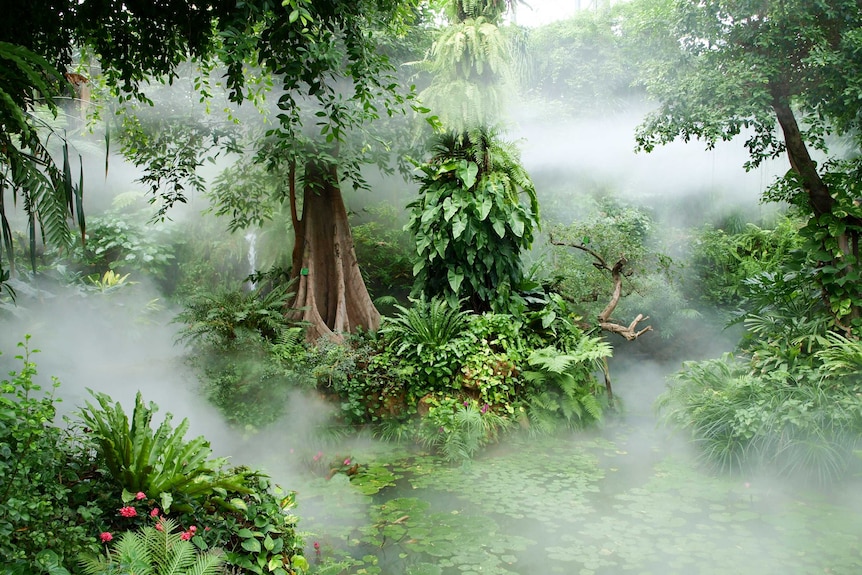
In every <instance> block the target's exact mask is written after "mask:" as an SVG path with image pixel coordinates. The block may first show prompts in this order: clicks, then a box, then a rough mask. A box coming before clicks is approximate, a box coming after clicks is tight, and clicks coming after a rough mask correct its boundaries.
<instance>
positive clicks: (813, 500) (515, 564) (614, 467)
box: [291, 419, 862, 575]
mask: <svg viewBox="0 0 862 575" xmlns="http://www.w3.org/2000/svg"><path fill="white" fill-rule="evenodd" d="M641 423H644V425H640V424H635V423H633V422H632V421H631V419H629V420H622V421H617V422H610V423H608V424H606V426H605V427H604V429H603V430H601V431H600V432H592V433H590V432H580V433H570V434H564V435H560V436H557V437H552V438H550V437H545V438H529V437H519V438H514V439H512V440H509V441H507V442H506V443H505V444H503V445H499V446H497V447H495V448H493V449H490V450H488V451H487V452H486V453H484V454H483V455H482V456H481V457H479V458H477V459H476V460H475V461H473V462H471V463H470V464H468V465H464V466H458V465H454V466H453V465H451V464H446V463H445V462H443V461H441V460H440V459H439V458H436V457H434V456H432V455H430V454H427V453H423V452H420V451H416V450H410V449H407V448H404V447H393V446H385V445H373V444H370V443H368V444H366V445H365V446H359V447H357V446H356V445H353V446H351V447H350V448H349V450H350V451H349V453H347V452H343V451H338V449H339V448H333V449H334V451H333V453H332V455H331V456H327V455H326V454H325V453H323V452H322V451H321V452H319V453H317V454H316V455H315V457H316V458H317V461H313V462H312V463H311V464H310V465H309V466H308V467H309V469H311V470H315V469H316V470H317V475H316V476H314V475H309V476H307V477H306V480H302V479H300V483H301V484H300V485H291V487H296V488H298V490H299V498H298V499H299V509H298V515H299V516H300V518H301V521H300V529H301V530H302V531H304V532H305V533H306V539H307V551H306V553H307V556H308V557H309V558H313V559H315V560H316V561H318V563H319V564H320V565H324V564H326V562H327V561H329V562H332V561H337V560H341V561H342V564H341V567H333V568H332V570H331V571H328V570H324V572H331V573H357V574H360V573H369V574H370V573H376V574H381V575H384V574H385V575H396V574H398V575H404V574H406V575H429V574H433V575H455V574H458V575H475V574H486V575H487V574H499V575H504V574H523V575H526V574H530V575H535V574H551V573H564V574H579V575H591V574H596V575H599V574H602V575H604V574H616V573H633V574H641V575H644V574H655V575H659V574H661V575H670V574H680V575H684V574H685V575H688V574H692V573H700V574H713V573H714V574H716V575H718V574H722V575H726V574H728V573H733V574H734V575H746V574H751V575H755V574H756V575H763V574H769V573H781V574H795V573H799V574H813V573H830V574H846V575H850V574H853V575H856V574H858V573H862V514H860V505H859V504H860V498H859V495H858V494H859V490H858V489H855V488H850V487H848V486H845V487H844V488H842V490H841V491H837V490H833V491H832V492H831V493H828V494H823V493H814V492H812V491H811V490H799V489H792V488H790V487H788V486H786V485H782V484H780V483H778V482H776V481H774V480H768V479H765V478H755V477H751V478H745V477H742V478H731V477H715V476H712V475H710V474H707V473H705V472H703V471H701V470H698V469H697V466H696V465H695V464H694V462H693V460H692V458H691V456H690V455H688V454H686V453H685V451H684V450H683V451H680V450H678V449H677V447H678V445H677V443H676V442H674V441H672V440H671V438H670V437H668V436H667V435H666V434H665V433H664V432H662V431H661V430H660V429H658V428H656V427H655V426H654V425H652V426H650V425H646V423H648V422H641ZM336 452H337V454H336ZM333 456H334V459H333ZM342 457H343V458H344V460H341V458H342ZM348 458H349V459H350V461H347V459H348ZM312 459H314V458H312ZM324 460H326V461H328V462H329V463H327V464H323V463H322V462H323V461H324ZM345 464H347V465H345ZM330 466H332V467H333V469H338V470H340V471H338V472H334V473H333V472H332V471H331V470H330V471H327V469H326V468H327V467H330ZM347 473H353V475H351V476H348V474H347ZM315 543H316V544H317V549H315V546H314V544H315Z"/></svg>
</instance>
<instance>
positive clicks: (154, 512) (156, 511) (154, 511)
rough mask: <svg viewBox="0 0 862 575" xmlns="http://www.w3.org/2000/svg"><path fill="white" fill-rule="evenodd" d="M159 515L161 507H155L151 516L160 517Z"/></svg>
mask: <svg viewBox="0 0 862 575" xmlns="http://www.w3.org/2000/svg"><path fill="white" fill-rule="evenodd" d="M158 515H159V508H158V507H153V510H152V511H150V517H158Z"/></svg>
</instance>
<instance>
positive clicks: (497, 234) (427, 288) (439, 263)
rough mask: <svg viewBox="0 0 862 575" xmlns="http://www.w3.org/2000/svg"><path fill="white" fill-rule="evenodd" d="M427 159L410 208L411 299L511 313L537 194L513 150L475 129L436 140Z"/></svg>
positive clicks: (534, 220)
mask: <svg viewBox="0 0 862 575" xmlns="http://www.w3.org/2000/svg"><path fill="white" fill-rule="evenodd" d="M431 154H432V158H431V160H430V161H429V162H427V163H424V164H421V165H420V166H419V168H420V169H421V172H422V173H421V175H420V176H419V177H418V178H417V179H418V181H419V185H420V188H419V197H418V199H416V200H415V201H413V202H411V203H410V204H409V205H408V207H409V208H410V209H411V216H410V221H409V222H408V224H407V229H408V230H409V231H410V233H411V234H412V235H413V237H414V239H415V242H416V254H415V260H414V261H415V263H414V266H413V275H414V276H415V285H414V295H416V296H418V295H420V294H424V295H426V296H428V297H433V296H439V297H443V298H445V299H446V300H447V301H448V302H449V305H450V306H452V307H456V306H457V305H458V304H459V303H460V302H461V301H462V300H466V305H467V306H468V307H469V308H470V309H472V310H474V311H479V312H481V311H488V310H490V309H493V310H495V311H508V310H509V307H510V305H512V304H513V303H515V302H514V301H513V298H514V299H517V298H516V296H517V293H516V292H517V290H518V289H519V286H520V284H521V282H522V280H523V277H524V276H523V271H522V269H521V252H522V251H523V250H527V249H529V248H530V246H531V245H532V243H533V233H534V230H535V229H537V228H538V227H539V223H538V217H539V206H538V200H537V198H536V191H535V188H534V187H533V184H532V182H531V181H530V178H529V176H528V175H527V172H526V171H525V170H524V168H523V166H522V165H521V163H520V159H519V157H518V152H517V149H516V148H515V146H514V145H512V144H510V143H508V142H504V141H502V140H501V139H500V138H499V135H498V133H497V131H496V130H495V129H492V128H488V127H479V128H475V129H470V130H467V131H465V132H464V133H460V134H459V133H451V132H450V133H446V134H441V135H439V136H437V138H436V140H435V141H434V142H433V145H432V152H431ZM522 196H523V201H522Z"/></svg>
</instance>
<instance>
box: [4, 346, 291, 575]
mask: <svg viewBox="0 0 862 575" xmlns="http://www.w3.org/2000/svg"><path fill="white" fill-rule="evenodd" d="M21 348H22V350H23V351H22V354H21V355H20V356H18V359H19V360H20V361H21V362H22V364H23V367H22V369H21V370H20V371H18V372H13V373H12V379H10V380H3V381H2V386H3V387H2V391H3V395H2V396H0V403H2V406H3V409H2V410H0V417H2V420H0V433H2V435H0V437H2V443H0V445H2V449H0V466H2V469H3V475H2V480H0V489H2V492H3V493H4V498H3V501H4V503H3V505H2V506H0V529H2V531H3V533H4V534H5V535H4V537H3V544H2V545H3V546H4V548H3V553H4V557H5V558H6V560H5V562H4V565H3V568H2V569H3V571H2V572H3V573H8V574H19V573H21V574H24V573H43V572H45V573H51V574H52V575H68V574H69V573H79V572H84V573H113V572H115V571H114V569H115V567H112V566H111V565H114V564H115V563H116V562H117V561H118V560H120V559H121V558H129V557H132V558H137V559H135V560H138V559H140V560H141V561H144V563H145V564H149V563H152V562H153V561H155V563H156V564H158V565H162V566H164V564H163V563H161V562H160V561H162V559H164V557H161V558H159V556H155V557H151V559H147V558H146V557H144V556H142V555H140V554H139V553H138V551H140V550H141V549H150V548H149V547H148V546H147V545H145V543H146V541H152V540H153V538H156V539H158V538H163V537H168V539H169V540H170V542H171V545H172V546H173V545H174V544H176V545H178V548H177V549H176V550H174V551H170V557H171V558H172V560H174V561H176V565H177V566H179V565H181V564H182V565H185V567H184V569H189V572H190V573H200V572H202V571H201V570H204V569H206V568H207V565H215V564H214V563H212V561H213V560H214V558H215V557H216V555H213V554H212V553H210V552H209V551H207V550H213V551H215V550H219V553H221V555H220V557H221V559H219V561H223V562H224V563H225V564H226V565H228V566H230V568H231V569H233V570H234V572H236V573H258V574H262V573H263V572H264V570H265V572H267V573H281V574H282V575H287V574H295V573H302V572H304V571H305V570H306V569H307V567H308V565H307V562H306V561H305V559H304V557H303V555H302V551H301V548H302V540H301V538H300V536H299V534H298V533H297V531H296V523H297V518H296V517H295V516H294V515H293V514H292V511H291V510H292V508H293V506H294V505H295V498H294V494H293V493H292V492H285V491H284V490H282V489H281V487H279V486H278V485H276V484H275V483H274V482H273V481H272V480H271V478H269V477H268V476H267V475H265V474H263V473H261V472H259V471H256V470H253V469H249V468H246V467H230V466H228V465H227V462H226V460H225V459H223V458H213V457H211V449H210V447H209V443H208V442H207V441H206V440H205V439H204V438H203V437H197V438H195V439H192V440H187V439H185V437H184V436H185V433H186V431H187V429H188V425H189V423H188V420H183V421H182V422H181V423H180V424H179V425H178V426H177V427H176V428H174V427H173V426H172V423H171V416H170V414H167V415H166V416H165V417H164V418H163V420H162V422H161V423H160V424H159V426H158V427H155V428H154V426H153V414H154V413H155V411H156V406H155V405H154V404H152V403H150V404H146V403H144V401H143V399H142V397H141V396H140V394H139V395H138V398H137V401H136V402H135V406H134V411H133V412H132V414H131V417H129V416H127V415H126V413H125V411H124V410H123V408H122V406H121V405H120V404H119V403H112V401H111V399H110V398H109V397H108V396H107V395H105V394H96V395H95V396H94V397H95V399H96V402H95V403H89V402H88V403H87V404H86V405H85V406H84V407H83V408H82V409H81V411H80V412H79V413H78V414H77V415H76V416H75V417H70V418H68V421H67V422H66V423H65V424H64V425H61V424H60V422H58V421H55V419H56V418H55V413H56V408H55V402H56V399H55V398H54V397H53V395H52V394H50V393H48V394H42V393H41V390H40V388H39V386H38V385H37V384H36V383H35V382H34V376H35V375H36V366H35V363H34V362H33V361H32V359H31V353H33V352H35V350H31V349H30V348H29V344H28V343H22V344H21ZM56 385H59V382H56V380H55V386H56ZM166 518H167V519H166ZM177 527H181V528H182V529H181V532H175V528H177ZM115 539H116V540H117V542H116V543H115V544H113V545H111V544H110V543H111V542H112V541H114V540H115ZM176 541H182V542H183V543H182V544H177V543H176ZM186 541H188V542H189V543H188V544H186V543H185V542H186ZM103 548H112V549H113V550H112V551H111V553H110V554H109V556H105V555H103V554H102V549H103ZM150 551H152V549H150ZM199 551H206V553H203V554H198V552H199ZM99 556H102V557H103V559H98V557H99ZM196 561H197V562H196ZM82 562H83V563H82ZM106 562H107V563H106ZM210 568H212V567H210ZM81 569H83V571H80V570H81Z"/></svg>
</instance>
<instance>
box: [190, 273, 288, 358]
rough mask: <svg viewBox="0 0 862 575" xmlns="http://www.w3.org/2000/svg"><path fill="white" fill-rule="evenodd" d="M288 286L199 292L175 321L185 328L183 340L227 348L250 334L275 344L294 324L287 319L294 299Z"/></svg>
mask: <svg viewBox="0 0 862 575" xmlns="http://www.w3.org/2000/svg"><path fill="white" fill-rule="evenodd" d="M287 290H288V286H287V285H281V286H279V287H276V288H274V289H264V286H260V287H258V288H256V289H254V290H250V291H242V290H220V291H217V292H199V293H197V294H195V295H193V296H192V297H190V298H189V299H188V300H187V301H186V303H185V309H184V310H183V311H181V312H180V313H179V314H177V316H176V319H175V321H176V322H177V323H183V324H185V327H184V328H183V330H182V332H181V334H180V339H181V340H191V341H196V340H201V341H203V342H205V343H209V344H212V345H214V346H216V347H227V346H229V345H231V344H232V343H233V342H235V341H236V340H237V337H238V336H239V335H240V334H241V333H250V334H253V335H256V336H259V337H262V338H264V339H266V340H268V341H271V342H274V341H275V340H276V339H277V338H278V337H279V335H280V334H281V333H282V331H283V330H285V329H287V328H289V327H290V325H292V324H293V323H294V322H293V321H292V320H290V319H288V318H287V317H286V315H285V312H286V311H287V310H286V309H285V302H286V301H287V300H288V299H289V298H290V297H291V294H290V293H289V292H288V291H287Z"/></svg>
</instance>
